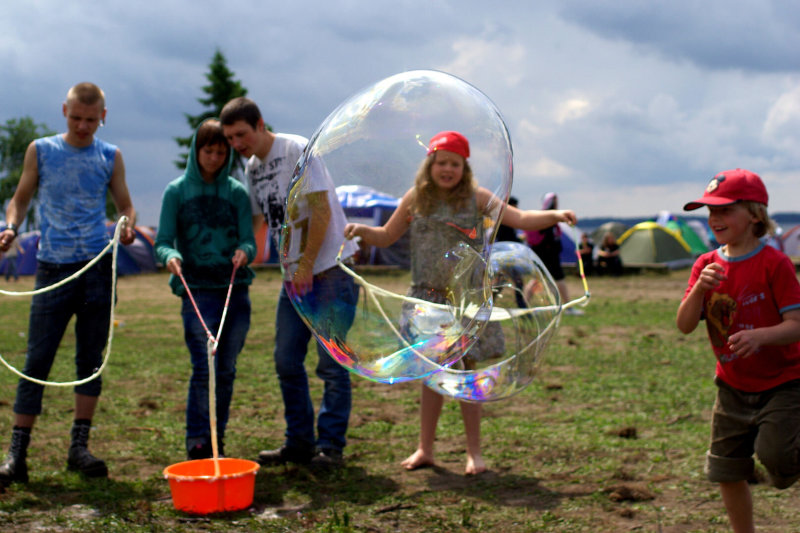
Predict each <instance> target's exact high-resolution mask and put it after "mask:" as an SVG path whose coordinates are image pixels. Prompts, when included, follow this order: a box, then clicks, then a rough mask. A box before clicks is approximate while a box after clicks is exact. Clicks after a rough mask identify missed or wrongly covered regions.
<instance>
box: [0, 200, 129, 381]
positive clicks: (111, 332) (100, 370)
mask: <svg viewBox="0 0 800 533" xmlns="http://www.w3.org/2000/svg"><path fill="white" fill-rule="evenodd" d="M127 223H128V217H125V216H122V217H120V219H119V220H118V221H117V227H116V229H115V230H114V238H113V239H112V240H111V242H109V243H108V245H107V246H106V247H105V248H103V250H102V251H101V252H100V253H99V254H97V257H95V258H94V259H92V260H91V261H89V262H88V263H86V265H85V266H84V267H83V268H81V269H80V270H78V271H77V272H75V273H74V274H72V275H71V276H69V277H66V278H64V279H62V280H61V281H59V282H58V283H55V284H53V285H50V286H49V287H42V288H41V289H37V290H33V291H22V292H12V291H0V294H5V295H7V296H33V295H36V294H42V293H45V292H48V291H52V290H55V289H57V288H59V287H61V286H63V285H66V284H67V283H69V282H71V281H73V280H75V279H77V278H79V277H80V276H82V275H83V274H84V273H86V271H87V270H89V269H90V268H92V267H93V266H94V265H95V264H96V263H97V262H98V261H100V260H101V259H102V258H103V255H105V254H106V252H108V249H109V248H111V265H112V266H111V311H110V314H109V322H108V341H107V342H106V353H105V356H104V357H103V363H102V364H101V365H100V368H98V369H97V370H96V371H95V372H94V374H92V375H91V376H89V377H87V378H84V379H80V380H77V381H68V382H56V381H44V380H41V379H36V378H33V377H31V376H28V375H26V374H24V373H22V372H20V371H19V370H17V369H16V368H14V367H13V366H12V365H11V364H10V363H8V361H6V360H5V359H4V358H3V356H2V355H0V362H2V363H3V364H4V365H5V366H6V368H8V369H9V370H10V371H11V372H13V373H14V374H16V375H17V376H19V377H20V378H23V379H27V380H28V381H30V382H33V383H36V384H38V385H44V386H50V387H75V386H78V385H83V384H84V383H89V382H90V381H92V380H94V379H97V377H98V376H99V375H100V374H102V373H103V370H105V368H106V364H108V359H109V356H110V355H111V342H112V340H113V338H114V302H115V301H116V297H117V249H118V248H119V236H120V233H121V231H122V228H123V226H125V224H127Z"/></svg>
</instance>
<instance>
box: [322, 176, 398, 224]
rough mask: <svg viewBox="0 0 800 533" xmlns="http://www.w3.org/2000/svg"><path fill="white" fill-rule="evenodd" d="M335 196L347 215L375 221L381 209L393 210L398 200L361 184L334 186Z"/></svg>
mask: <svg viewBox="0 0 800 533" xmlns="http://www.w3.org/2000/svg"><path fill="white" fill-rule="evenodd" d="M336 196H337V197H338V198H339V203H340V204H342V208H343V209H344V214H345V215H347V216H348V217H357V218H371V219H373V220H374V221H377V220H379V219H380V218H381V216H380V213H381V211H388V212H390V213H391V212H393V211H394V210H395V209H396V208H397V206H398V205H399V204H400V200H398V199H397V198H395V197H393V196H390V195H388V194H386V193H382V192H380V191H377V190H375V189H373V188H372V187H365V186H363V185H341V186H339V187H336Z"/></svg>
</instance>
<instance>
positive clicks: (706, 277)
mask: <svg viewBox="0 0 800 533" xmlns="http://www.w3.org/2000/svg"><path fill="white" fill-rule="evenodd" d="M726 279H728V276H726V275H725V268H724V267H723V266H722V265H720V264H719V263H709V264H708V265H706V267H705V268H704V269H703V270H702V272H700V276H699V277H698V278H697V282H695V287H697V288H698V290H701V291H703V292H706V291H710V290H711V289H715V288H717V287H719V284H720V283H722V282H723V281H725V280H726Z"/></svg>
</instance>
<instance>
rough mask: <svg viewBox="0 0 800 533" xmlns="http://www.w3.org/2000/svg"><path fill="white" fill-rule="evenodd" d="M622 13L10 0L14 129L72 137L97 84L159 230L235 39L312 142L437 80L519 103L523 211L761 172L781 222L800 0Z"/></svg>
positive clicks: (630, 8) (5, 64) (619, 0)
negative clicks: (73, 110) (74, 121)
mask: <svg viewBox="0 0 800 533" xmlns="http://www.w3.org/2000/svg"><path fill="white" fill-rule="evenodd" d="M611 4H612V3H610V2H597V1H594V0H538V1H536V2H516V1H514V2H512V1H504V0H497V1H495V2H485V1H484V2H477V1H473V0H426V1H410V0H393V1H391V2H389V1H383V0H336V1H323V0H316V1H307V2H306V1H302V0H296V1H291V2H274V1H263V2H256V1H252V0H251V1H244V0H228V1H227V2H224V3H220V2H210V1H207V0H194V1H191V2H190V1H188V0H161V1H159V2H129V1H125V2H122V1H118V0H105V1H102V2H100V1H88V2H64V1H63V0H59V1H55V0H28V1H23V0H9V1H8V2H6V3H5V4H4V6H3V16H2V17H0V72H2V76H0V92H1V93H2V101H3V104H2V106H0V122H2V123H5V121H6V120H8V119H10V118H18V117H22V116H25V115H29V116H31V117H33V119H34V120H35V121H36V122H37V123H45V124H47V125H48V126H49V127H50V128H51V129H54V130H59V131H62V130H63V128H64V119H63V117H62V116H61V102H62V101H63V98H64V95H65V93H66V91H67V89H68V88H69V87H70V86H71V85H73V84H74V83H77V82H79V81H85V80H88V81H93V82H95V83H97V84H98V85H100V86H101V87H103V89H104V90H105V91H106V94H107V100H108V102H107V103H108V117H107V124H106V126H105V127H104V128H102V129H101V130H100V132H99V136H100V137H102V138H103V139H105V140H108V141H110V142H113V143H115V144H117V145H118V146H119V147H120V148H121V149H122V153H123V156H124V158H125V162H126V167H127V176H128V183H129V187H130V189H131V192H132V195H133V199H134V202H135V204H136V207H137V209H138V210H139V213H140V223H144V224H150V225H155V224H156V223H157V221H158V212H159V205H160V198H161V193H162V191H163V189H164V186H165V185H166V184H167V182H169V181H170V180H171V179H173V178H175V177H176V176H177V175H178V174H179V172H178V170H177V169H176V168H175V166H174V165H173V161H174V160H175V159H176V157H177V154H178V152H179V150H178V147H177V145H176V143H175V142H174V140H173V138H174V137H176V136H185V135H188V134H189V133H190V131H189V129H188V125H187V123H186V120H185V118H184V113H191V114H196V113H198V112H200V111H201V110H202V106H201V105H200V104H199V103H198V102H197V98H199V97H202V96H203V93H202V91H201V87H202V86H203V85H204V84H205V83H206V79H205V74H206V72H207V68H208V63H209V61H210V59H211V57H212V55H213V53H214V50H215V49H216V48H220V49H221V50H222V52H223V53H224V54H225V56H226V57H227V59H228V66H229V68H230V69H231V70H233V71H234V73H235V76H236V78H237V79H239V80H241V81H242V83H243V84H244V86H245V87H247V89H248V90H249V96H251V97H252V98H253V99H254V100H256V101H257V102H258V103H259V105H260V107H261V110H262V112H263V113H264V115H265V118H266V119H267V121H268V122H269V123H270V124H271V125H272V126H273V128H274V129H275V130H277V131H283V132H288V133H297V134H301V135H304V136H306V137H309V136H311V134H312V133H313V132H314V130H315V129H316V128H317V126H319V124H320V123H321V122H322V121H323V120H324V119H325V117H326V116H327V115H328V114H329V113H330V112H331V111H333V109H334V108H335V107H336V106H337V105H338V104H339V103H341V102H342V101H344V100H345V99H346V98H348V97H349V96H351V95H352V94H353V93H355V92H358V91H359V90H361V89H363V88H364V87H366V86H369V85H371V84H372V83H374V82H376V81H378V80H380V79H382V78H385V77H388V76H391V75H393V74H397V73H399V72H403V71H407V70H414V69H435V70H442V71H445V72H448V73H451V74H454V75H456V76H458V77H460V78H463V79H464V80H466V81H468V82H469V83H471V84H472V85H474V86H476V87H478V88H479V89H480V90H481V91H483V92H484V93H485V94H486V95H488V96H489V98H491V99H492V100H493V101H494V103H495V104H496V105H497V107H498V108H499V109H500V111H501V113H502V114H503V117H504V119H505V122H506V124H507V126H508V129H509V132H510V134H511V140H512V143H513V147H514V184H513V189H512V194H514V195H515V196H518V197H519V198H520V200H521V206H522V207H528V208H532V207H538V205H539V201H540V198H541V196H542V194H543V193H545V192H547V191H556V192H558V193H559V195H560V197H561V200H562V205H563V206H565V207H571V208H573V209H575V210H576V211H577V212H578V215H579V216H583V217H594V216H625V217H628V216H630V217H634V216H642V217H647V216H654V215H655V214H656V213H657V212H658V211H659V210H662V209H667V210H673V211H679V210H680V209H681V206H682V205H683V204H684V203H685V202H686V201H688V200H691V199H694V198H695V197H697V196H699V195H700V194H701V193H702V190H703V188H704V187H705V184H706V183H707V181H708V180H709V179H710V178H711V177H712V176H713V175H714V174H715V173H716V172H718V171H721V170H725V169H728V168H734V167H744V168H749V169H750V170H753V171H755V172H757V173H759V174H760V175H761V176H762V178H764V180H765V182H766V183H767V187H768V189H769V192H770V197H771V201H770V211H771V212H773V213H774V212H785V211H800V201H798V196H800V195H799V194H798V192H800V54H798V50H800V4H797V3H795V2H788V1H785V2H778V1H769V0H752V1H751V0H747V1H745V0H725V1H721V0H707V1H705V2H695V1H689V0H671V1H669V2H662V1H650V2H646V1H641V0H616V1H615V2H613V5H611ZM222 5H224V8H223V7H221V6H222Z"/></svg>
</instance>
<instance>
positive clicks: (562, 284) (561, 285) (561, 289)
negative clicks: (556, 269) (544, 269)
mask: <svg viewBox="0 0 800 533" xmlns="http://www.w3.org/2000/svg"><path fill="white" fill-rule="evenodd" d="M556 287H558V294H559V296H561V305H564V304H565V303H567V302H568V301H569V291H568V290H567V282H566V281H564V280H563V279H561V280H558V281H556Z"/></svg>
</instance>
